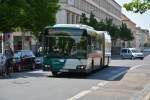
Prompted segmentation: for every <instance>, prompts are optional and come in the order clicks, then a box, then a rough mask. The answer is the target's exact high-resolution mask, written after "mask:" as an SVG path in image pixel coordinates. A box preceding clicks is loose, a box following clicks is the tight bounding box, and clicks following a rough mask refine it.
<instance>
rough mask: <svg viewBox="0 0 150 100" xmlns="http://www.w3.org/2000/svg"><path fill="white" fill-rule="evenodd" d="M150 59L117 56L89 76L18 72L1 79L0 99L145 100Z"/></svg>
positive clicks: (148, 57) (149, 72)
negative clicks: (57, 75)
mask: <svg viewBox="0 0 150 100" xmlns="http://www.w3.org/2000/svg"><path fill="white" fill-rule="evenodd" d="M149 59H150V56H147V57H146V58H145V59H144V60H127V59H126V60H121V59H118V58H114V59H113V60H112V61H111V64H110V67H108V68H105V69H103V70H100V71H98V72H95V73H92V74H90V75H88V76H80V75H72V74H68V75H63V76H61V77H53V76H52V75H51V73H50V72H43V71H41V70H37V71H29V72H21V73H15V74H13V75H12V77H10V78H3V79H2V78H1V79H0V100H112V99H113V100H134V99H135V100H144V99H145V98H148V97H149V95H147V94H149V93H150V89H149V88H150V77H149V76H150V60H149Z"/></svg>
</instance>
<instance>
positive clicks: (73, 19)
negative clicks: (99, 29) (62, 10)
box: [72, 14, 75, 24]
mask: <svg viewBox="0 0 150 100" xmlns="http://www.w3.org/2000/svg"><path fill="white" fill-rule="evenodd" d="M72 24H75V15H74V14H72Z"/></svg>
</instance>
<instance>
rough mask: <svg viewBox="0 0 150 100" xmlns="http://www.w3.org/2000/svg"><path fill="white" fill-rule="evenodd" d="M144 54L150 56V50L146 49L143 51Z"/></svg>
mask: <svg viewBox="0 0 150 100" xmlns="http://www.w3.org/2000/svg"><path fill="white" fill-rule="evenodd" d="M142 52H143V53H145V54H150V48H145V49H143V50H142Z"/></svg>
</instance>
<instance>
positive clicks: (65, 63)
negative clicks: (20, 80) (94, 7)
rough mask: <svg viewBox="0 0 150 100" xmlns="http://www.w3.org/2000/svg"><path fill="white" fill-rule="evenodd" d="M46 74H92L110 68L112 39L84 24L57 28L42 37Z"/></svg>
mask: <svg viewBox="0 0 150 100" xmlns="http://www.w3.org/2000/svg"><path fill="white" fill-rule="evenodd" d="M42 43H43V47H42V48H43V54H44V58H43V64H44V67H43V69H44V70H50V71H51V72H52V74H53V75H57V74H59V73H63V72H67V73H68V72H71V73H90V72H92V71H94V70H98V69H100V68H102V67H104V66H108V65H109V62H110V58H111V38H110V36H109V35H108V32H106V31H96V30H94V29H93V28H92V27H90V26H86V25H81V24H56V25H54V26H53V27H50V28H48V27H47V28H45V31H44V33H43V42H42Z"/></svg>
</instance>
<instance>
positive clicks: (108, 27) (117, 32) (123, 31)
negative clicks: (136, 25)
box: [81, 13, 133, 41]
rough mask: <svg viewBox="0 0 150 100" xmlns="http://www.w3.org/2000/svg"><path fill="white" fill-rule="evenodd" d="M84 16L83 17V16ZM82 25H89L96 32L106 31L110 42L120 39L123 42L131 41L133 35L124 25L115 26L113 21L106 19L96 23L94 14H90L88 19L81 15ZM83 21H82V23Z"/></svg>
mask: <svg viewBox="0 0 150 100" xmlns="http://www.w3.org/2000/svg"><path fill="white" fill-rule="evenodd" d="M83 15H84V16H83ZM81 19H82V21H81V22H82V24H86V25H89V26H91V27H93V28H94V29H96V30H98V31H108V32H109V34H110V36H111V37H112V40H114V41H116V40H117V39H119V38H120V39H122V40H124V41H130V40H132V39H133V33H132V32H131V30H130V29H129V28H128V27H127V25H126V24H122V25H121V26H117V25H115V24H113V20H112V19H109V18H106V19H105V20H101V21H99V22H98V21H97V20H96V18H95V16H94V14H92V13H91V14H90V18H87V17H86V15H85V14H82V17H81ZM83 19H84V21H83Z"/></svg>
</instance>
